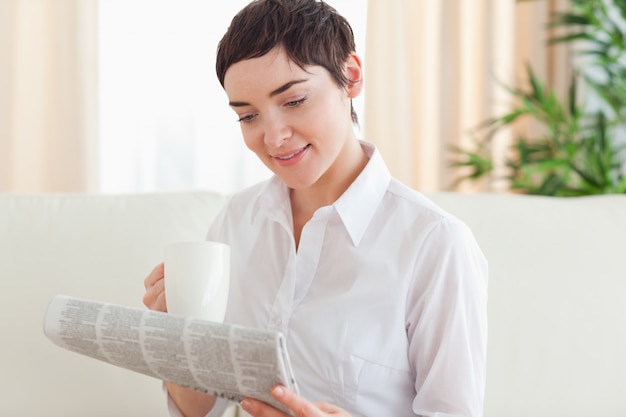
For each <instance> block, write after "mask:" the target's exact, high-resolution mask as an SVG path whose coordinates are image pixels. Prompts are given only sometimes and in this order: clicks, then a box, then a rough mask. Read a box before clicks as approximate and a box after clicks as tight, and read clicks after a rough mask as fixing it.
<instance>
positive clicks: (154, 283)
mask: <svg viewBox="0 0 626 417" xmlns="http://www.w3.org/2000/svg"><path fill="white" fill-rule="evenodd" d="M163 271H164V269H163V263H160V264H158V265H157V266H155V267H154V269H153V270H152V272H150V275H148V276H147V277H146V279H145V280H144V281H143V286H144V287H145V288H146V293H145V294H144V296H143V303H144V305H145V306H146V307H148V308H149V309H150V310H156V311H167V306H166V304H165V283H164V280H163V277H164V276H165V273H164V272H163Z"/></svg>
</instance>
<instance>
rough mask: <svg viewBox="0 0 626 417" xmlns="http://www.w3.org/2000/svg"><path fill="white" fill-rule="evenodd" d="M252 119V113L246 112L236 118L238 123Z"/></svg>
mask: <svg viewBox="0 0 626 417" xmlns="http://www.w3.org/2000/svg"><path fill="white" fill-rule="evenodd" d="M252 119H254V114H248V115H246V116H242V117H240V118H239V119H237V122H239V123H247V122H251V121H252Z"/></svg>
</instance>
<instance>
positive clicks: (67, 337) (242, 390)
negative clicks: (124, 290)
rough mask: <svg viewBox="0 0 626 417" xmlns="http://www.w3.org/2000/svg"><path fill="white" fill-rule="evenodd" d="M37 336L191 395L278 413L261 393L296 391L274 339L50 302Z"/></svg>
mask: <svg viewBox="0 0 626 417" xmlns="http://www.w3.org/2000/svg"><path fill="white" fill-rule="evenodd" d="M44 333H45V334H46V336H47V337H48V338H49V339H50V340H52V342H54V343H55V344H57V345H58V346H60V347H62V348H65V349H68V350H71V351H73V352H76V353H80V354H82V355H86V356H89V357H92V358H95V359H98V360H101V361H104V362H108V363H110V364H113V365H116V366H119V367H122V368H126V369H129V370H132V371H135V372H139V373H142V374H145V375H148V376H151V377H155V378H159V379H162V380H164V381H169V382H173V383H175V384H179V385H182V386H185V387H189V388H192V389H194V390H197V391H201V392H205V393H208V394H212V395H215V396H219V397H223V398H227V399H229V400H231V401H237V402H239V401H241V400H242V399H243V398H244V397H253V398H256V399H259V400H261V401H265V402H266V403H269V404H271V405H273V406H275V407H277V408H279V409H281V410H283V411H287V410H285V408H284V407H283V406H282V405H281V404H280V403H279V402H277V401H276V400H274V399H273V398H272V397H271V396H270V394H269V392H270V389H271V388H272V387H273V386H274V385H276V384H282V385H284V386H285V387H287V388H289V389H291V390H294V391H296V392H297V386H296V381H295V379H294V376H293V372H292V369H291V365H290V363H289V356H288V354H287V350H286V348H285V340H284V338H283V335H282V334H281V333H279V332H272V331H268V330H260V329H252V328H248V327H243V326H239V325H233V324H222V323H215V322H211V321H207V320H202V319H197V318H193V317H184V316H179V315H175V314H168V313H161V312H157V311H150V310H146V309H140V308H133V307H126V306H121V305H116V304H111V303H102V302H97V301H91V300H85V299H80V298H75V297H69V296H66V295H57V296H55V297H53V298H52V299H51V300H50V303H49V305H48V309H47V311H46V316H45V322H44Z"/></svg>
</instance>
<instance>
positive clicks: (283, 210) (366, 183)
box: [252, 141, 391, 246]
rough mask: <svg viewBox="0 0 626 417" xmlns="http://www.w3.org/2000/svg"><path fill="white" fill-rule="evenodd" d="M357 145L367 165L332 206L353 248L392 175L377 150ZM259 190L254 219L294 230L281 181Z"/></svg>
mask: <svg viewBox="0 0 626 417" xmlns="http://www.w3.org/2000/svg"><path fill="white" fill-rule="evenodd" d="M360 143H361V147H362V148H363V151H364V152H365V155H366V156H367V157H368V158H369V161H368V163H367V165H365V168H363V171H361V173H360V174H359V176H358V177H357V178H356V179H355V180H354V182H353V183H352V184H351V185H350V187H348V189H347V190H346V191H345V192H344V193H343V194H342V195H341V196H340V197H339V198H338V199H337V201H335V203H334V204H333V205H332V206H333V207H334V209H335V210H336V212H337V214H338V215H339V217H340V218H341V221H342V222H343V224H344V226H345V228H346V230H347V231H348V233H349V234H350V238H351V239H352V243H353V244H354V245H355V246H358V244H359V242H360V241H361V239H362V238H363V235H364V234H365V231H366V230H367V226H368V225H369V223H370V221H371V220H372V217H374V213H375V212H376V210H377V209H378V206H379V205H380V202H381V201H382V199H383V196H384V195H385V192H386V191H387V187H388V186H389V181H390V180H391V174H390V173H389V170H388V169H387V166H386V165H385V162H384V161H383V158H382V157H381V155H380V152H379V151H378V149H376V147H375V146H374V145H373V144H371V143H368V142H365V141H360ZM258 190H259V193H258V195H257V199H256V202H255V204H254V209H253V210H252V217H253V219H254V217H256V215H257V214H258V213H259V211H260V210H262V211H265V212H267V213H268V214H269V216H270V217H271V218H273V219H274V220H276V221H280V222H285V226H288V227H293V226H292V221H291V205H290V203H289V190H288V188H287V186H286V185H285V184H284V183H283V182H282V181H281V180H280V178H278V177H277V176H275V175H274V176H272V177H271V178H270V179H269V180H267V181H266V182H265V183H264V184H263V185H262V186H261V187H260V188H258Z"/></svg>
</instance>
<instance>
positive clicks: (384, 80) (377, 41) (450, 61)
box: [0, 0, 573, 193]
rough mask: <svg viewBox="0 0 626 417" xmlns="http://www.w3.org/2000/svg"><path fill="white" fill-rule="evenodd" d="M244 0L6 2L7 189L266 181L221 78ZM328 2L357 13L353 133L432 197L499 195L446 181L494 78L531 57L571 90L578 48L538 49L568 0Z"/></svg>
mask: <svg viewBox="0 0 626 417" xmlns="http://www.w3.org/2000/svg"><path fill="white" fill-rule="evenodd" d="M247 2H248V1H247V0H229V1H227V2H226V1H224V2H213V1H207V0H100V1H97V0H0V192H28V193H30V192H104V193H118V192H144V191H160V190H163V191H165V190H178V189H197V188H202V189H211V190H216V191H220V192H227V193H228V192H233V191H236V190H238V189H240V188H242V187H245V186H247V185H250V184H252V183H255V182H257V181H259V180H260V179H263V178H265V177H267V176H269V172H268V171H267V170H266V168H265V167H264V166H263V165H262V164H261V163H260V162H259V161H257V160H256V157H255V156H254V155H253V154H252V153H251V152H249V151H248V150H247V149H246V148H245V146H244V144H243V140H242V139H241V137H240V133H239V126H238V124H237V123H236V121H235V117H234V114H233V113H232V111H231V110H230V109H229V108H228V105H227V99H226V95H225V93H224V92H223V90H222V89H221V87H220V85H219V83H218V81H217V79H216V76H215V71H214V59H215V50H216V45H217V42H218V41H219V39H220V38H221V36H222V34H223V33H224V31H225V30H226V28H227V27H228V24H229V22H230V19H231V18H232V16H233V15H234V14H235V13H236V12H237V11H238V10H239V9H240V8H241V7H243V6H244V5H245V4H246V3H247ZM327 3H329V4H330V5H331V6H334V7H335V8H336V9H337V10H338V11H339V12H340V13H341V14H343V15H344V16H345V17H346V18H347V19H348V20H349V21H350V22H351V24H352V26H353V29H354V33H355V37H356V40H357V53H359V54H360V55H361V57H362V58H363V62H364V67H365V91H364V94H362V95H361V96H360V97H359V98H358V99H357V100H356V101H355V103H354V105H355V108H356V110H357V113H358V116H359V120H360V126H359V127H355V129H356V130H357V135H358V137H360V138H363V139H365V140H368V141H371V142H374V143H375V144H376V145H377V146H378V147H379V149H380V150H381V152H382V154H383V156H384V158H385V159H386V161H387V163H388V165H389V167H390V169H391V171H392V173H393V174H394V175H395V176H396V177H398V178H399V179H401V180H402V181H404V182H405V183H407V184H408V185H410V186H412V187H414V188H416V189H419V190H421V191H425V192H431V191H439V190H450V189H455V190H457V191H477V190H485V191H502V190H506V188H507V184H506V182H499V181H494V180H489V181H487V180H483V181H478V182H475V183H463V184H460V185H454V179H455V177H456V176H457V175H458V173H459V168H454V167H452V166H451V161H452V155H451V151H450V149H451V147H454V146H461V147H464V146H469V145H470V144H471V141H472V138H471V135H470V132H471V130H472V129H473V128H475V127H476V126H478V125H479V124H480V123H481V122H482V121H484V120H486V119H487V118H490V117H494V116H497V115H500V114H503V113H505V112H507V111H509V110H510V107H511V102H512V101H511V98H510V96H509V95H508V93H507V91H506V89H505V88H503V85H513V84H518V83H524V82H525V80H526V77H527V73H526V65H527V64H532V67H533V70H534V71H535V73H536V74H537V75H538V76H540V77H541V78H542V79H543V80H545V82H546V83H548V84H549V85H550V86H552V87H553V88H554V89H555V91H557V92H566V91H567V88H568V84H569V77H570V76H569V74H570V73H571V70H572V62H573V58H572V55H571V51H570V49H571V48H570V46H569V45H567V44H562V45H557V46H553V47H547V46H546V40H547V39H548V38H549V36H550V33H551V31H552V30H553V29H550V28H547V27H546V24H547V22H548V21H549V17H550V15H551V13H553V12H554V11H556V10H559V8H567V6H568V4H569V1H567V0H536V1H526V2H517V1H515V0H328V1H327ZM554 30H556V29H554ZM528 128H529V129H532V126H530V127H528ZM511 135H512V134H511V132H510V129H507V128H505V129H501V130H500V131H498V133H497V135H495V138H494V141H493V146H492V147H491V148H490V149H489V152H490V154H491V155H492V156H493V157H494V172H496V173H497V172H498V169H503V168H502V167H500V165H502V166H503V165H504V162H500V163H499V162H498V161H503V160H504V159H503V158H504V157H505V156H506V154H507V152H508V151H507V149H508V147H509V145H510V141H511ZM499 164H500V165H499ZM461 169H462V168H461Z"/></svg>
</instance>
